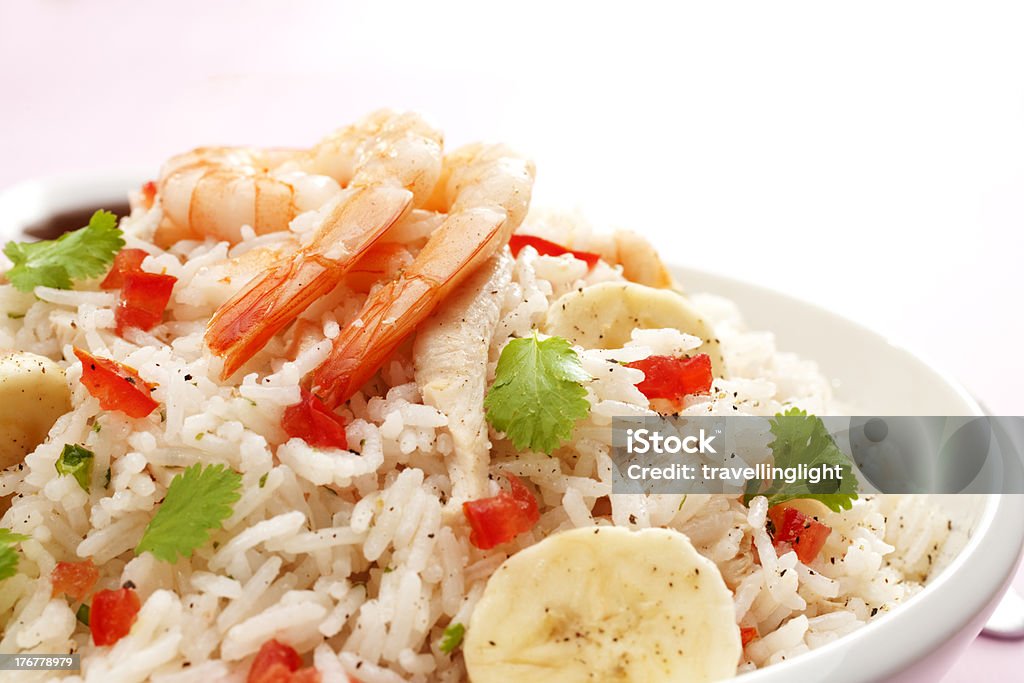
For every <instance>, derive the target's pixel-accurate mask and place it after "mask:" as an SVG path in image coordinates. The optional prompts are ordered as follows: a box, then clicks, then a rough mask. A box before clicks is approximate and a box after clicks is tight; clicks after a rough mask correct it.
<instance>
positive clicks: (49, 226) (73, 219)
mask: <svg viewBox="0 0 1024 683" xmlns="http://www.w3.org/2000/svg"><path fill="white" fill-rule="evenodd" d="M97 209H106V210H107V211H110V212H111V213H113V214H114V215H115V216H117V217H118V218H119V219H120V218H122V217H124V216H127V215H128V214H129V213H131V209H130V208H129V207H128V202H114V203H112V204H105V205H104V206H93V207H82V208H80V209H68V210H67V211H61V212H59V213H55V214H51V215H49V216H47V217H46V218H44V219H43V220H41V221H37V222H35V223H33V224H32V225H29V226H28V227H26V228H25V229H24V230H23V231H22V234H23V235H24V236H26V237H31V238H34V239H38V240H52V239H56V238H58V237H60V236H61V235H63V234H64V233H66V232H71V231H72V230H78V229H79V228H84V227H85V226H86V225H88V224H89V218H90V217H91V216H92V215H93V213H95V212H96V210H97Z"/></svg>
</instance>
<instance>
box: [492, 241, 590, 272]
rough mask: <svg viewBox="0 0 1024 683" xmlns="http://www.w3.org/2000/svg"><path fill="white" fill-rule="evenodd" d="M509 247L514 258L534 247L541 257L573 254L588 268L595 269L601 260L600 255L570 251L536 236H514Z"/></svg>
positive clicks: (509, 242)
mask: <svg viewBox="0 0 1024 683" xmlns="http://www.w3.org/2000/svg"><path fill="white" fill-rule="evenodd" d="M508 246H509V249H511V250H512V255H513V256H519V251H520V250H521V249H522V248H523V247H533V248H534V249H536V250H537V253H538V254H540V255H541V256H561V255H562V254H572V255H573V256H575V257H576V258H578V259H579V260H581V261H585V262H586V264H587V267H588V268H593V267H594V264H596V263H597V262H598V261H600V260H601V255H600V254H595V253H593V252H589V251H577V250H575V249H568V248H566V247H563V246H562V245H561V244H557V243H556V242H551V241H549V240H546V239H544V238H543V237H537V236H536V235H512V238H511V239H509V241H508Z"/></svg>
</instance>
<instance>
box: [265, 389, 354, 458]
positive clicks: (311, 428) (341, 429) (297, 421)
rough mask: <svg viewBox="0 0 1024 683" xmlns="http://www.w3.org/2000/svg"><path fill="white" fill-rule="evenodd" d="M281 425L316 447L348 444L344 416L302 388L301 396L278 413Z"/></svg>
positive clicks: (344, 446)
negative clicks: (281, 412)
mask: <svg viewBox="0 0 1024 683" xmlns="http://www.w3.org/2000/svg"><path fill="white" fill-rule="evenodd" d="M281 429H283V430H284V431H285V433H286V434H287V435H288V436H290V437H293V438H299V439H302V440H303V441H305V442H306V443H308V444H309V445H310V446H315V447H317V448H341V449H347V448H348V440H347V439H346V438H345V420H344V419H342V417H341V416H340V415H335V414H334V413H333V412H332V411H330V410H328V409H327V406H325V405H324V402H323V401H321V400H320V398H319V397H317V396H315V395H313V394H311V393H309V392H308V391H306V390H305V389H303V390H302V399H301V400H300V401H299V402H298V403H296V404H295V405H292V406H288V407H287V408H285V410H284V415H282V416H281Z"/></svg>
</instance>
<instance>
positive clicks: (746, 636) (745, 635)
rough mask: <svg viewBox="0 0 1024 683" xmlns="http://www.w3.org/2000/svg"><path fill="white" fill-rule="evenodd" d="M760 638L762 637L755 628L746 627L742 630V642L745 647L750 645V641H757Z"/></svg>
mask: <svg viewBox="0 0 1024 683" xmlns="http://www.w3.org/2000/svg"><path fill="white" fill-rule="evenodd" d="M760 637H761V635H760V634H759V633H758V632H757V629H756V628H754V627H753V626H744V627H742V628H741V629H740V641H742V643H743V647H746V646H747V645H749V644H750V641H752V640H757V639H758V638H760Z"/></svg>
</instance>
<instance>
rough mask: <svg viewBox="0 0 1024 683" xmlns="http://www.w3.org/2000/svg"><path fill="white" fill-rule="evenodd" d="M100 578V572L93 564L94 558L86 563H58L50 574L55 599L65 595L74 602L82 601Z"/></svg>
mask: <svg viewBox="0 0 1024 683" xmlns="http://www.w3.org/2000/svg"><path fill="white" fill-rule="evenodd" d="M99 578H100V570H99V569H97V568H96V565H94V564H93V563H92V558H91V557H90V558H89V559H88V560H86V561H84V562H58V563H57V566H56V567H54V568H53V571H52V572H50V582H51V583H52V584H53V597H57V596H58V595H61V594H64V595H67V596H68V597H69V598H71V599H73V600H76V601H78V600H81V599H82V598H84V597H85V596H86V595H88V594H89V591H91V590H92V587H93V586H95V585H96V580H97V579H99Z"/></svg>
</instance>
